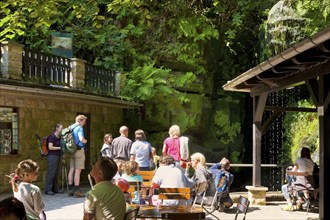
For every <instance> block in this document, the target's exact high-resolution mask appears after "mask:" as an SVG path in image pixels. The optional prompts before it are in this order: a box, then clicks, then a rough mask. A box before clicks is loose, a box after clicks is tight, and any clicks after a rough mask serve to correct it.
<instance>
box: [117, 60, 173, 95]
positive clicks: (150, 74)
mask: <svg viewBox="0 0 330 220" xmlns="http://www.w3.org/2000/svg"><path fill="white" fill-rule="evenodd" d="M169 73H170V70H169V69H165V68H163V67H161V68H156V67H154V64H149V65H145V66H143V67H137V68H134V70H133V71H131V72H130V73H129V74H126V82H125V86H124V88H123V94H127V96H128V98H130V99H133V100H135V101H146V100H151V99H153V98H154V97H155V95H156V94H162V95H163V96H168V95H171V94H172V93H173V92H174V91H173V89H172V88H171V87H170V86H168V82H170V81H171V79H170V76H171V75H170V74H169Z"/></svg>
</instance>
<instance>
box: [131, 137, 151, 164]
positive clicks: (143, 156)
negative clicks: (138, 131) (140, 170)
mask: <svg viewBox="0 0 330 220" xmlns="http://www.w3.org/2000/svg"><path fill="white" fill-rule="evenodd" d="M130 154H134V155H135V161H136V162H137V163H138V164H139V166H140V167H149V159H150V154H151V145H150V143H149V142H147V141H135V142H134V143H133V144H132V148H131V152H130Z"/></svg>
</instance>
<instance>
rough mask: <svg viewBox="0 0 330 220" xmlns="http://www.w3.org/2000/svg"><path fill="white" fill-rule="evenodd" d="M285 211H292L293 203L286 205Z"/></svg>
mask: <svg viewBox="0 0 330 220" xmlns="http://www.w3.org/2000/svg"><path fill="white" fill-rule="evenodd" d="M282 210H283V211H292V210H293V205H286V206H285V207H282Z"/></svg>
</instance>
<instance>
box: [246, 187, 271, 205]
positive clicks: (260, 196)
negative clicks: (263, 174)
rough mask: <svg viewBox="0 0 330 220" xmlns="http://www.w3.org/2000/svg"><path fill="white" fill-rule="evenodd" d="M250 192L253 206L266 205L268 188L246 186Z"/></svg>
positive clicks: (249, 195)
mask: <svg viewBox="0 0 330 220" xmlns="http://www.w3.org/2000/svg"><path fill="white" fill-rule="evenodd" d="M245 188H246V189H247V190H248V199H249V201H250V202H251V204H252V205H266V192H267V191H268V188H267V187H263V186H257V187H256V186H245Z"/></svg>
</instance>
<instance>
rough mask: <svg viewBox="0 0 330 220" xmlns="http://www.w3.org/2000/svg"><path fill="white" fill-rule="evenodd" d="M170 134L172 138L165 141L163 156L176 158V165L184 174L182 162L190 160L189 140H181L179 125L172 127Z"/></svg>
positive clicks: (184, 138)
mask: <svg viewBox="0 0 330 220" xmlns="http://www.w3.org/2000/svg"><path fill="white" fill-rule="evenodd" d="M168 134H169V135H170V136H169V137H168V138H166V139H165V141H164V145H163V155H171V156H172V157H173V158H174V161H175V165H176V166H177V167H178V168H180V169H181V170H182V171H183V172H184V169H183V168H182V167H181V166H180V160H187V159H189V150H188V138H187V137H181V138H180V127H179V126H178V125H172V126H171V127H170V129H169V131H168ZM181 145H182V146H181Z"/></svg>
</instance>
